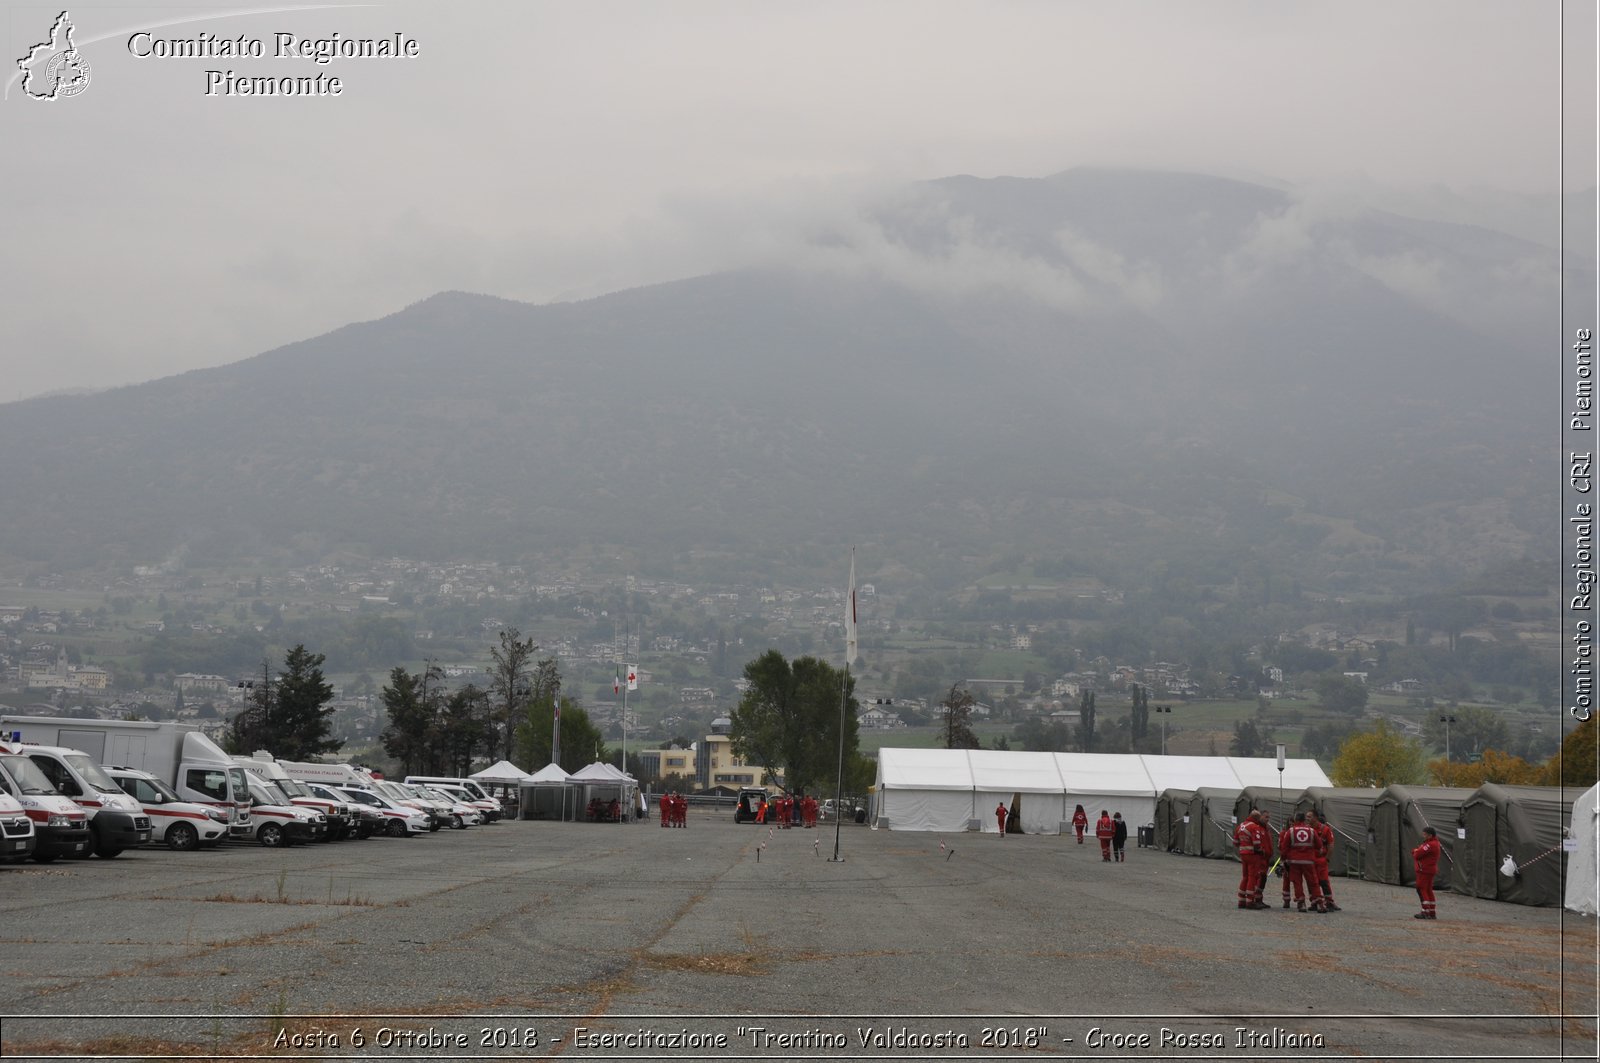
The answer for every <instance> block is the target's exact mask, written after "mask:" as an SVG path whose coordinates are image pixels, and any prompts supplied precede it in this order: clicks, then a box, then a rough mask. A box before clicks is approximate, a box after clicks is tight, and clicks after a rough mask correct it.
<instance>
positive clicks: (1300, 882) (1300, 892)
mask: <svg viewBox="0 0 1600 1063" xmlns="http://www.w3.org/2000/svg"><path fill="white" fill-rule="evenodd" d="M1321 849H1322V839H1321V838H1319V837H1318V836H1317V832H1316V831H1315V830H1313V829H1312V827H1311V825H1310V824H1309V823H1307V822H1306V814H1305V813H1304V812H1296V813H1295V816H1294V822H1293V823H1291V824H1290V825H1289V845H1288V848H1287V849H1286V850H1285V852H1284V854H1283V855H1284V857H1285V858H1286V859H1287V860H1288V861H1289V882H1290V884H1291V885H1292V886H1294V901H1295V907H1296V908H1298V909H1299V910H1300V911H1302V912H1304V911H1306V910H1307V909H1306V894H1307V893H1308V892H1309V893H1310V894H1311V908H1310V910H1311V911H1313V912H1319V913H1320V912H1325V911H1326V909H1325V908H1323V906H1322V886H1321V885H1320V884H1319V883H1318V882H1317V877H1316V875H1317V867H1316V865H1317V854H1318V853H1319V852H1320V851H1321Z"/></svg>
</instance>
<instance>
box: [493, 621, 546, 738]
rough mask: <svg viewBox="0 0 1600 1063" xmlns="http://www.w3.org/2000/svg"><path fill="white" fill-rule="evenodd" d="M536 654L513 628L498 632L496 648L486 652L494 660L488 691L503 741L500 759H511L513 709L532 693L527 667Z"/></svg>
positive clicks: (535, 646)
mask: <svg viewBox="0 0 1600 1063" xmlns="http://www.w3.org/2000/svg"><path fill="white" fill-rule="evenodd" d="M538 651H539V644H538V643H536V642H534V641H533V639H532V638H526V639H525V638H523V637H522V632H520V631H518V630H517V629H516V628H514V627H508V628H505V629H504V630H502V631H501V632H500V645H499V646H497V647H493V648H491V649H490V650H489V655H490V656H491V657H493V658H494V668H493V670H492V671H491V672H490V674H489V692H490V693H491V694H493V695H494V702H495V709H496V712H495V716H496V720H495V726H496V727H497V728H498V729H499V730H500V737H501V738H502V739H503V741H504V745H503V748H504V750H505V754H504V757H505V759H506V760H510V759H511V754H512V750H513V747H514V746H515V744H516V737H517V735H516V731H517V726H516V720H517V708H518V706H520V705H521V704H522V703H524V702H525V701H527V699H528V697H529V696H530V695H531V694H532V692H533V691H532V688H531V685H530V684H529V682H528V665H529V662H531V661H532V660H533V655H534V654H535V653H537V652H538Z"/></svg>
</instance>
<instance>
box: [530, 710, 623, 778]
mask: <svg viewBox="0 0 1600 1063" xmlns="http://www.w3.org/2000/svg"><path fill="white" fill-rule="evenodd" d="M555 715H556V714H555V702H554V701H553V700H551V699H543V698H541V699H540V700H538V701H530V702H528V704H527V706H526V708H525V710H524V712H523V715H522V719H521V721H520V722H519V723H518V724H517V744H516V757H517V760H518V761H519V762H520V763H523V764H527V765H528V766H529V767H533V766H534V765H540V766H543V765H545V764H548V763H549V762H550V746H551V743H552V742H553V741H554V739H555ZM608 757H609V753H608V752H607V750H606V744H605V736H604V735H602V734H601V733H600V728H598V727H596V726H595V725H594V723H593V722H592V721H591V720H590V719H589V713H588V712H587V711H585V710H584V708H583V705H582V704H581V703H580V702H579V701H578V699H577V698H575V697H571V696H568V697H565V698H562V699H561V758H560V759H559V760H558V761H557V762H556V763H557V764H559V765H560V766H561V770H562V771H564V772H567V773H568V774H571V773H572V772H575V771H579V770H580V769H583V768H586V767H588V766H589V765H590V764H592V763H594V762H595V761H597V760H607V759H608Z"/></svg>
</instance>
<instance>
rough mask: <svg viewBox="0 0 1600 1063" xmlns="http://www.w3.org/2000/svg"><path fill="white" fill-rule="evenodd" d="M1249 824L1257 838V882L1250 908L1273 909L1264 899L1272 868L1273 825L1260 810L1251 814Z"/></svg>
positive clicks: (1251, 895)
mask: <svg viewBox="0 0 1600 1063" xmlns="http://www.w3.org/2000/svg"><path fill="white" fill-rule="evenodd" d="M1249 822H1250V823H1251V825H1252V829H1253V830H1254V831H1255V836H1256V881H1255V887H1254V889H1253V890H1251V894H1250V902H1251V903H1250V907H1252V908H1270V907H1272V906H1271V905H1270V904H1268V903H1267V902H1266V901H1265V900H1264V899H1263V895H1264V894H1265V893H1266V890H1267V875H1268V873H1269V869H1270V868H1271V867H1272V852H1273V849H1272V825H1271V824H1270V823H1268V822H1267V814H1266V813H1265V812H1263V811H1261V810H1260V809H1259V808H1258V809H1256V810H1255V811H1254V812H1252V813H1250V817H1249Z"/></svg>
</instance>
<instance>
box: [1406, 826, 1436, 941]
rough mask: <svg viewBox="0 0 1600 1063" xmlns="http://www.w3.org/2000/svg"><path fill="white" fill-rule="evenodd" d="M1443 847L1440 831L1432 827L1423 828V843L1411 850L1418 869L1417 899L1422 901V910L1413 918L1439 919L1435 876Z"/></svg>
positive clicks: (1412, 859)
mask: <svg viewBox="0 0 1600 1063" xmlns="http://www.w3.org/2000/svg"><path fill="white" fill-rule="evenodd" d="M1442 851H1443V847H1442V846H1440V844H1439V832H1438V831H1436V830H1434V829H1433V828H1432V827H1423V828H1422V844H1421V845H1419V846H1417V847H1416V848H1415V849H1413V850H1411V862H1412V864H1414V865H1415V866H1416V869H1417V899H1418V900H1420V901H1421V902H1422V911H1420V912H1418V913H1417V914H1416V915H1414V916H1412V917H1411V918H1413V919H1437V918H1439V913H1438V909H1437V908H1435V906H1434V903H1433V876H1434V875H1437V874H1438V873H1439V853H1440V852H1442Z"/></svg>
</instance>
